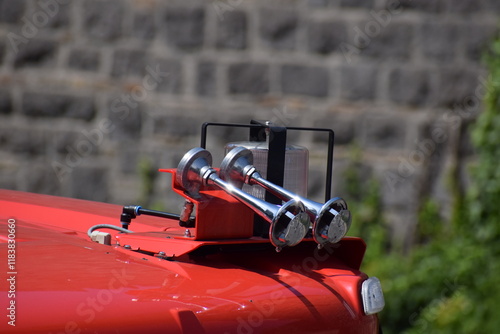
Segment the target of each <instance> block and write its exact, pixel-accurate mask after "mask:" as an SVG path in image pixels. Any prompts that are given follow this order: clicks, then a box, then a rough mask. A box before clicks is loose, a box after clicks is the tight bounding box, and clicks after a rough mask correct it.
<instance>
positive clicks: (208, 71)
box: [196, 61, 217, 96]
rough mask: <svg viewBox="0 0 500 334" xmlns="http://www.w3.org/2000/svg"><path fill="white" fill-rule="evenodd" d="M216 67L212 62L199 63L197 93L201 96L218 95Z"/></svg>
mask: <svg viewBox="0 0 500 334" xmlns="http://www.w3.org/2000/svg"><path fill="white" fill-rule="evenodd" d="M216 69H217V67H216V65H215V63H214V62H211V61H202V62H200V63H198V72H197V81H196V92H197V93H198V95H201V96H215V94H216V93H217V81H216Z"/></svg>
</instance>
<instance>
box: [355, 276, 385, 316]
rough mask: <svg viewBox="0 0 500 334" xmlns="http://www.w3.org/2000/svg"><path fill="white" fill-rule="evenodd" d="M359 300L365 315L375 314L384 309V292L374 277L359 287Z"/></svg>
mask: <svg viewBox="0 0 500 334" xmlns="http://www.w3.org/2000/svg"><path fill="white" fill-rule="evenodd" d="M361 298H362V299H363V308H364V311H365V314H368V315H369V314H375V313H378V312H380V311H382V310H383V309H384V306H385V301H384V292H383V291H382V285H381V284H380V281H379V279H378V278H376V277H370V278H369V279H367V280H366V281H364V282H363V284H362V285H361Z"/></svg>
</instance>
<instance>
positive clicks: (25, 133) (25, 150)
mask: <svg viewBox="0 0 500 334" xmlns="http://www.w3.org/2000/svg"><path fill="white" fill-rule="evenodd" d="M46 146H47V139H46V135H45V133H44V132H42V131H40V130H34V129H28V128H12V127H10V128H3V129H1V130H0V147H2V148H3V150H6V151H7V152H11V153H16V154H23V155H30V156H35V155H41V154H44V153H45V151H46Z"/></svg>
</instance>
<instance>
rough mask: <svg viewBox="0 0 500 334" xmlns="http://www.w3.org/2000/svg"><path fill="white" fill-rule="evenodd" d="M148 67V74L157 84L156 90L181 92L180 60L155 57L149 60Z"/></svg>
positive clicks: (171, 92)
mask: <svg viewBox="0 0 500 334" xmlns="http://www.w3.org/2000/svg"><path fill="white" fill-rule="evenodd" d="M148 69H149V70H147V72H148V75H150V76H151V78H153V79H155V80H156V82H157V84H158V87H157V88H156V90H157V91H159V92H162V93H170V94H180V93H182V89H183V80H182V76H183V66H182V62H180V61H179V60H176V59H165V58H157V59H154V60H152V61H150V63H149V66H148Z"/></svg>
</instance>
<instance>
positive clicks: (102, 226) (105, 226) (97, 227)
mask: <svg viewBox="0 0 500 334" xmlns="http://www.w3.org/2000/svg"><path fill="white" fill-rule="evenodd" d="M99 228H109V229H112V230H116V231H120V232H122V233H134V232H133V231H129V230H127V229H124V228H122V227H119V226H115V225H111V224H99V225H94V226H92V227H91V228H89V230H88V231H87V235H88V236H89V237H91V234H92V232H94V230H97V229H99Z"/></svg>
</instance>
